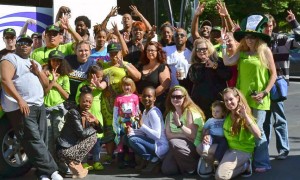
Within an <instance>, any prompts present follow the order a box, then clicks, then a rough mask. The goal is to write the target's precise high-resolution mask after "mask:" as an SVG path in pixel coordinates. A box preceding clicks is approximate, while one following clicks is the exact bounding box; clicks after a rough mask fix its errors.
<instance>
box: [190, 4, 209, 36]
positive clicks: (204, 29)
mask: <svg viewBox="0 0 300 180" xmlns="http://www.w3.org/2000/svg"><path fill="white" fill-rule="evenodd" d="M204 7H205V4H200V3H199V4H198V7H197V8H196V10H195V14H194V17H193V21H192V30H191V33H192V37H193V40H196V39H198V38H201V37H204V38H205V39H208V40H210V32H211V29H212V24H211V22H210V21H208V20H204V21H203V22H202V24H201V26H200V31H198V21H199V16H201V14H202V13H203V11H204Z"/></svg>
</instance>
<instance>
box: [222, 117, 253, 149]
mask: <svg viewBox="0 0 300 180" xmlns="http://www.w3.org/2000/svg"><path fill="white" fill-rule="evenodd" d="M253 122H254V123H255V124H256V122H255V121H253ZM231 127H232V120H231V117H230V114H229V115H228V116H227V117H226V118H225V121H224V125H223V129H224V135H225V137H226V139H227V143H228V146H229V148H230V149H235V150H239V151H243V152H246V153H253V151H254V147H255V139H254V136H253V134H252V133H251V132H250V131H249V130H248V129H246V128H244V127H243V126H242V127H241V130H240V132H239V134H237V135H232V133H231V132H232V130H231Z"/></svg>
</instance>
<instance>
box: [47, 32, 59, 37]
mask: <svg viewBox="0 0 300 180" xmlns="http://www.w3.org/2000/svg"><path fill="white" fill-rule="evenodd" d="M58 34H59V33H58V32H57V31H48V32H47V35H48V36H57V35H58Z"/></svg>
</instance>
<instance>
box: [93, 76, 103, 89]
mask: <svg viewBox="0 0 300 180" xmlns="http://www.w3.org/2000/svg"><path fill="white" fill-rule="evenodd" d="M91 84H92V85H93V86H94V87H97V88H99V87H100V85H101V81H99V78H97V76H96V74H92V79H91Z"/></svg>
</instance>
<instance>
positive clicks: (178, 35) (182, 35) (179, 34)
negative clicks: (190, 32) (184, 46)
mask: <svg viewBox="0 0 300 180" xmlns="http://www.w3.org/2000/svg"><path fill="white" fill-rule="evenodd" d="M185 36H186V35H185V34H184V33H176V34H175V37H177V38H178V37H185Z"/></svg>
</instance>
